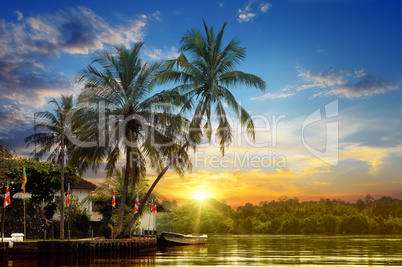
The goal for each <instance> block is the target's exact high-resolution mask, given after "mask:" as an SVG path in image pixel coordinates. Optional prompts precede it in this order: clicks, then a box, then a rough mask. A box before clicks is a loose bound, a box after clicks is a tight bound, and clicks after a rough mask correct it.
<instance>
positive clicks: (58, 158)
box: [25, 95, 74, 239]
mask: <svg viewBox="0 0 402 267" xmlns="http://www.w3.org/2000/svg"><path fill="white" fill-rule="evenodd" d="M49 104H53V105H54V106H55V108H54V110H53V112H50V111H42V112H38V113H37V116H38V117H39V118H43V119H45V120H46V121H44V122H42V123H39V124H36V125H35V131H36V129H44V130H46V131H45V132H42V133H35V134H33V135H30V136H28V137H27V138H25V142H26V143H27V146H29V145H30V144H32V143H35V149H34V151H33V152H32V153H31V155H33V156H34V157H35V158H41V157H42V156H43V155H44V154H45V153H48V152H49V151H52V152H51V153H50V155H49V157H48V159H47V160H48V161H52V162H57V163H59V164H60V165H61V173H60V202H61V203H64V150H65V149H66V148H67V150H71V148H72V144H71V143H70V141H69V139H68V135H67V134H66V131H69V132H72V129H71V125H70V124H69V123H66V116H67V114H68V113H70V112H71V111H72V110H73V107H74V105H73V96H72V95H70V96H64V95H62V96H61V101H60V103H59V102H57V100H56V99H54V98H53V99H52V100H50V101H49ZM36 145H39V151H37V150H36ZM60 239H64V205H61V208H60Z"/></svg>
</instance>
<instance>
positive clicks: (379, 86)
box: [0, 0, 402, 206]
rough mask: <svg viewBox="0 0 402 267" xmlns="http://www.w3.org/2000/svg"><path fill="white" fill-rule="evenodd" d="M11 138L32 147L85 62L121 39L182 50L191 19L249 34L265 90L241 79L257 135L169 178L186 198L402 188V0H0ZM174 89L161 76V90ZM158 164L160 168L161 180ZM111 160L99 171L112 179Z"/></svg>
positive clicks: (1, 102) (209, 151)
mask: <svg viewBox="0 0 402 267" xmlns="http://www.w3.org/2000/svg"><path fill="white" fill-rule="evenodd" d="M0 4H1V9H0V140H3V141H4V142H5V144H7V145H10V146H12V147H13V148H14V150H15V151H16V153H17V154H18V155H21V156H29V154H30V152H31V151H32V149H33V147H28V148H27V147H26V145H25V144H24V142H23V140H24V138H25V137H26V136H28V135H30V134H32V133H33V117H34V115H33V114H34V112H37V111H43V110H47V109H49V108H50V106H49V105H48V101H49V100H50V99H51V98H53V97H55V98H58V97H59V96H60V94H65V95H67V94H73V95H74V96H77V95H78V94H79V92H80V90H81V86H82V85H81V84H77V83H76V77H77V75H78V72H79V71H80V70H81V69H83V68H84V67H85V66H86V65H87V64H89V63H91V62H92V60H94V59H95V58H96V56H97V55H99V54H100V53H102V52H105V51H108V52H113V51H114V47H115V46H124V47H127V48H129V47H132V46H133V44H134V43H136V42H144V46H143V49H142V52H141V57H142V58H143V59H144V60H146V61H148V62H153V61H155V60H164V59H171V58H174V57H177V56H178V48H179V46H180V38H181V37H182V36H183V34H184V33H185V32H186V31H187V30H190V29H200V30H202V28H203V20H205V22H206V24H207V25H208V26H214V28H215V29H220V28H221V27H222V25H223V23H224V22H228V25H227V27H226V29H225V35H224V41H225V42H226V43H228V42H229V41H230V40H231V39H233V38H236V39H238V40H240V42H241V45H242V46H244V47H246V49H247V56H246V58H245V60H244V61H243V62H242V64H241V65H239V66H238V69H239V70H241V71H245V72H248V73H252V74H255V75H258V76H259V77H261V78H262V79H263V80H264V81H265V82H266V84H267V88H266V91H265V92H261V91H259V90H256V89H254V88H246V87H244V86H238V87H233V88H231V90H232V91H233V94H234V96H235V97H236V99H237V100H238V101H239V102H240V103H241V104H242V105H243V107H244V108H245V109H246V110H248V112H249V113H250V115H251V116H252V117H253V119H254V122H255V129H256V140H255V143H253V142H252V141H251V140H250V139H249V138H248V137H247V135H246V134H245V133H244V130H243V129H242V128H241V127H240V126H239V124H238V121H237V119H236V118H235V116H234V114H233V113H230V112H228V115H229V117H230V120H231V121H232V126H233V129H234V130H235V135H234V140H233V142H232V144H231V146H230V147H229V148H228V149H227V150H226V153H225V155H224V156H222V154H221V153H220V150H219V147H218V146H217V145H216V144H215V142H214V140H213V141H212V143H211V144H209V143H205V144H204V143H203V144H202V145H201V146H200V147H199V148H198V149H197V150H196V151H190V156H191V158H192V161H193V165H194V168H193V170H192V171H191V172H188V173H187V174H186V175H185V177H184V178H180V177H179V176H178V175H177V174H176V173H174V172H173V171H172V172H168V173H167V174H166V175H165V177H164V178H163V180H162V181H161V182H160V183H159V185H158V187H157V191H158V192H159V194H160V195H162V196H164V197H166V198H168V199H176V200H178V201H179V203H184V202H185V201H186V200H188V199H192V198H197V197H201V196H206V197H212V198H216V199H219V200H225V201H226V203H228V204H230V205H232V206H238V205H242V204H244V203H246V202H250V203H254V204H258V203H259V202H261V201H265V200H274V199H278V198H279V197H280V196H287V197H289V198H293V197H298V198H299V199H300V200H305V201H307V200H318V199H320V198H341V199H344V200H347V201H356V200H357V199H359V198H364V196H365V195H366V194H371V195H372V196H373V197H374V198H379V197H381V196H385V195H386V196H391V197H395V198H402V175H401V173H402V164H401V163H402V124H401V115H402V105H401V104H400V102H401V100H402V90H401V89H402V3H401V2H400V1H397V0H396V1H387V0H385V1H384V0H381V1H380V0H378V1H377V0H337V1H336V0H283V1H279V0H250V1H236V0H234V1H229V0H221V1H121V0H115V1H103V0H98V1H46V0H45V1H5V0H0ZM162 89H169V88H168V87H166V88H157V89H156V90H162ZM155 176H156V174H155V173H152V172H149V174H148V177H149V180H150V181H152V180H153V178H154V177H155ZM104 177H105V174H104V172H103V171H102V170H99V172H97V173H96V174H94V173H91V172H87V173H85V174H84V178H87V179H89V180H90V181H93V182H96V183H100V182H102V180H103V179H104Z"/></svg>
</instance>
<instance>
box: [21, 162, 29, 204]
mask: <svg viewBox="0 0 402 267" xmlns="http://www.w3.org/2000/svg"><path fill="white" fill-rule="evenodd" d="M27 182H28V177H27V173H26V172H25V167H22V185H21V194H22V195H23V196H24V197H25V184H26V183H27Z"/></svg>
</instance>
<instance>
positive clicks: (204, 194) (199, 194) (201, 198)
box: [191, 190, 210, 201]
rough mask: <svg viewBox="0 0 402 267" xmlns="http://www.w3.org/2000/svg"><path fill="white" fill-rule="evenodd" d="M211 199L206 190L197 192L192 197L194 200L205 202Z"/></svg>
mask: <svg viewBox="0 0 402 267" xmlns="http://www.w3.org/2000/svg"><path fill="white" fill-rule="evenodd" d="M209 197H210V194H209V192H207V191H205V190H198V191H195V192H194V193H193V194H192V196H191V198H192V199H196V200H199V201H204V200H206V199H207V198H209Z"/></svg>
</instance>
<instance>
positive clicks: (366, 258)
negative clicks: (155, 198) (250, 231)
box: [8, 235, 402, 267]
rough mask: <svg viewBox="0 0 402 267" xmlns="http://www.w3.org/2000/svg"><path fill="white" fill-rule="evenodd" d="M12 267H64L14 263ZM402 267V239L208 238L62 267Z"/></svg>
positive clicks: (48, 262)
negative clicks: (198, 243)
mask: <svg viewBox="0 0 402 267" xmlns="http://www.w3.org/2000/svg"><path fill="white" fill-rule="evenodd" d="M8 265H9V266H61V265H60V264H59V262H57V261H52V260H51V259H50V258H49V261H46V260H44V259H41V260H40V261H38V262H36V261H32V260H31V261H25V260H24V261H13V262H9V263H8ZM289 265H292V266H313V265H314V266H328V265H331V266H402V236H362V235H360V236H324V235H313V236H302V235H298V236H289V235H210V236H209V239H208V242H207V244H206V245H205V246H184V247H173V248H167V249H165V250H162V251H158V252H156V254H155V253H153V254H152V255H148V256H143V257H138V258H135V259H91V260H77V261H75V260H70V261H69V262H68V263H67V264H62V266H120V267H122V266H144V267H145V266H289Z"/></svg>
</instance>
